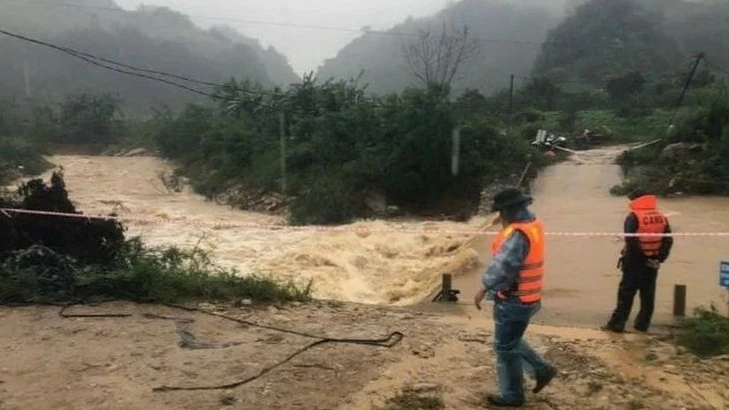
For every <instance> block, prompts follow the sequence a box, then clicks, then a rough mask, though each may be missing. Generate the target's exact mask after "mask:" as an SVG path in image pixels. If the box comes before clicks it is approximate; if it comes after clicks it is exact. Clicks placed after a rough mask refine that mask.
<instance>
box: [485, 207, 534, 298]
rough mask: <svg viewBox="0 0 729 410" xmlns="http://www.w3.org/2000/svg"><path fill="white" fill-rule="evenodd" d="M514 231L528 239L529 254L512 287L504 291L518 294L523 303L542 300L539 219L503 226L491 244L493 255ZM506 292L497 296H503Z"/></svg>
mask: <svg viewBox="0 0 729 410" xmlns="http://www.w3.org/2000/svg"><path fill="white" fill-rule="evenodd" d="M514 231H520V232H522V233H524V235H526V236H527V238H528V239H529V254H527V256H526V259H525V260H524V264H523V266H522V269H521V271H519V277H518V279H517V283H516V284H515V286H514V289H513V290H511V291H508V292H506V294H508V295H514V296H518V297H519V300H520V301H522V302H523V303H535V302H539V301H540V300H542V286H543V283H544V228H543V226H542V222H541V221H540V220H535V221H533V222H527V223H513V224H510V225H508V226H507V227H506V228H504V229H503V230H502V231H501V232H499V234H498V235H496V238H495V239H494V242H493V243H492V244H491V252H492V253H493V255H496V253H497V252H498V251H499V249H501V246H502V245H503V244H504V242H505V241H506V240H507V239H508V238H509V236H511V234H512V233H514ZM506 294H501V292H500V294H499V295H498V296H500V297H505V296H506Z"/></svg>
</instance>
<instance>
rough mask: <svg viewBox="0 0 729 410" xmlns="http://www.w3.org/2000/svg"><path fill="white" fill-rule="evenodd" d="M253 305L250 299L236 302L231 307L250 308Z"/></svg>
mask: <svg viewBox="0 0 729 410" xmlns="http://www.w3.org/2000/svg"><path fill="white" fill-rule="evenodd" d="M251 305H253V301H252V300H250V299H241V300H238V301H236V302H235V303H234V304H233V306H235V307H242V306H251Z"/></svg>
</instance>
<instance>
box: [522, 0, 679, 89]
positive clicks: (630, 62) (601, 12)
mask: <svg viewBox="0 0 729 410" xmlns="http://www.w3.org/2000/svg"><path fill="white" fill-rule="evenodd" d="M680 61H681V57H680V52H679V47H678V44H677V42H676V41H675V40H674V39H672V38H671V37H669V36H668V34H667V33H666V31H665V29H664V27H663V20H662V18H661V16H659V15H658V14H656V13H653V12H651V11H649V10H647V9H646V8H644V7H642V6H641V5H639V4H637V3H636V2H634V1H632V0H593V1H591V2H589V3H587V4H585V5H582V6H580V7H578V8H577V9H576V11H575V13H574V14H572V15H570V16H569V17H567V19H566V20H565V21H564V22H562V24H560V25H559V26H558V27H557V28H555V29H554V30H551V31H550V33H549V35H548V36H547V40H546V42H545V44H544V45H543V47H542V50H541V52H540V54H539V57H538V58H537V61H536V63H535V65H534V74H535V75H543V76H548V77H551V78H555V79H557V80H582V81H587V82H592V83H595V84H604V82H605V81H606V80H607V79H608V78H610V77H612V76H615V75H619V74H622V73H624V72H625V70H636V71H640V72H643V73H661V72H666V71H667V70H672V69H676V68H677V67H678V64H679V63H680Z"/></svg>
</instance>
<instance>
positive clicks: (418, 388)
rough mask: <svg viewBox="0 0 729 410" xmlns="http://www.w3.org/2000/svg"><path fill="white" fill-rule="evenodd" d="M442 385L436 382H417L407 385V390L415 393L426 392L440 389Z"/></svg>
mask: <svg viewBox="0 0 729 410" xmlns="http://www.w3.org/2000/svg"><path fill="white" fill-rule="evenodd" d="M439 388H440V385H438V384H436V383H415V384H411V385H409V386H407V387H406V388H405V390H407V391H411V392H413V393H426V392H432V391H435V390H438V389H439Z"/></svg>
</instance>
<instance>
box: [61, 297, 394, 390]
mask: <svg viewBox="0 0 729 410" xmlns="http://www.w3.org/2000/svg"><path fill="white" fill-rule="evenodd" d="M106 302H110V301H109V300H107V301H104V302H101V303H99V304H96V305H95V306H98V305H101V304H103V303H106ZM137 303H147V304H151V303H153V302H137ZM158 304H159V305H161V306H165V307H168V308H171V309H177V310H183V311H185V312H194V313H201V314H205V315H209V316H215V317H217V318H220V319H223V320H228V321H231V322H236V323H240V324H244V325H247V326H250V327H256V328H260V329H266V330H271V331H275V332H280V333H286V334H290V335H296V336H301V337H305V338H309V339H316V340H315V341H313V342H311V343H309V344H307V345H306V346H304V347H302V348H300V349H298V350H296V351H295V352H294V353H292V354H290V355H289V356H287V357H286V358H285V359H283V360H281V361H279V362H276V363H274V364H272V365H270V366H267V367H265V368H263V369H262V370H261V371H259V372H258V373H257V374H255V375H253V376H250V377H248V378H246V379H243V380H240V381H235V382H231V383H225V384H218V385H208V386H160V387H155V388H154V389H152V390H153V391H155V392H169V391H199V390H226V389H232V388H236V387H240V386H243V385H245V384H248V383H250V382H252V381H254V380H256V379H259V378H261V377H263V376H264V375H265V374H266V373H269V372H270V371H272V370H274V369H276V368H278V367H280V366H282V365H284V364H286V363H288V362H289V361H291V360H292V359H294V358H295V357H296V356H298V355H300V354H302V353H304V352H306V351H308V350H310V349H312V348H314V347H317V346H321V345H324V344H330V343H331V344H351V345H364V346H376V347H385V348H388V349H389V348H391V347H394V346H395V345H397V344H398V343H400V341H402V339H403V338H404V337H405V336H404V334H403V333H401V332H392V333H391V334H390V335H388V336H387V337H383V338H379V339H350V338H333V337H326V336H318V335H313V334H310V333H306V332H300V331H296V330H290V329H284V328H280V327H276V326H269V325H262V324H259V323H255V322H251V321H248V320H244V319H238V318H235V317H232V316H227V315H223V314H220V313H215V312H210V311H207V310H204V309H200V308H196V307H190V306H184V305H177V304H169V303H158ZM79 305H83V303H69V304H65V305H64V306H63V308H62V309H61V310H60V311H59V312H58V314H59V316H61V317H62V318H66V319H67V318H126V317H131V316H133V315H131V314H108V313H102V314H69V313H67V311H68V310H69V309H70V308H71V307H73V306H79ZM144 316H145V317H147V318H150V319H160V320H173V321H175V323H176V324H177V332H178V334H179V335H180V342H179V345H180V347H182V348H185V349H223V348H227V347H232V346H236V345H237V344H236V343H219V344H212V343H199V342H196V341H195V336H194V335H193V334H192V333H191V332H190V331H189V330H188V329H187V327H186V326H187V325H189V324H190V323H192V322H193V321H194V320H193V319H186V318H173V317H167V316H160V315H154V314H145V315H144Z"/></svg>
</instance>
